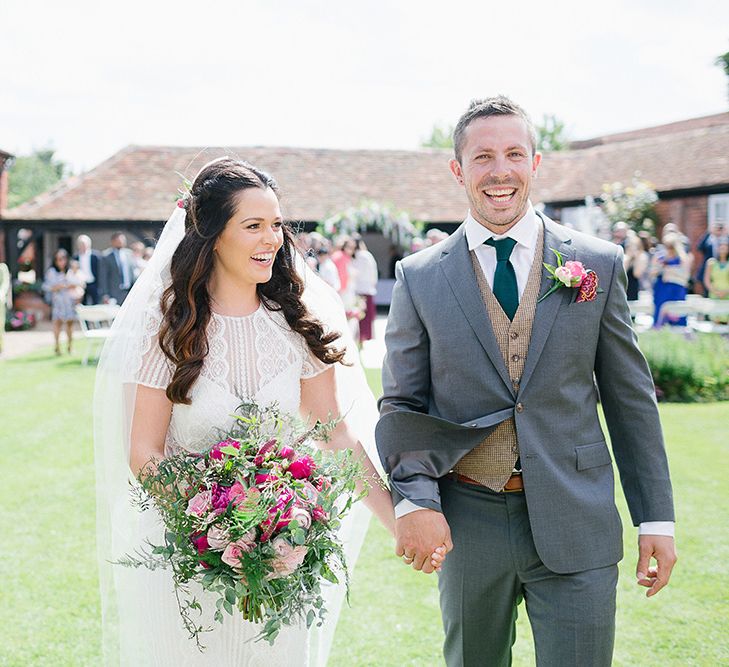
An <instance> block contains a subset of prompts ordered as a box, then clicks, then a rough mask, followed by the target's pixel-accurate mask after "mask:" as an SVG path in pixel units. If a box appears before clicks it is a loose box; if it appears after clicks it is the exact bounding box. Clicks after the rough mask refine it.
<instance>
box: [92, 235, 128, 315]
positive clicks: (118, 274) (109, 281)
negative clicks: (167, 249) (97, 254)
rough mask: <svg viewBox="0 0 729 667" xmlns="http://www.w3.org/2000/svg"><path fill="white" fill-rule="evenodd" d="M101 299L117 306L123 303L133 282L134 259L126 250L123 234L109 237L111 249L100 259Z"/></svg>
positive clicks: (125, 238)
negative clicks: (114, 302) (112, 301)
mask: <svg viewBox="0 0 729 667" xmlns="http://www.w3.org/2000/svg"><path fill="white" fill-rule="evenodd" d="M100 275H101V280H100V284H99V288H100V290H99V291H100V293H101V299H102V301H103V302H104V303H109V301H111V300H112V299H114V300H115V301H116V303H118V304H119V305H121V304H122V303H123V302H124V299H126V297H127V294H129V290H130V289H131V287H132V283H133V282H134V258H133V257H132V252H131V250H129V248H127V237H126V236H124V233H123V232H114V233H113V234H112V235H111V247H110V248H107V249H106V250H105V251H104V254H103V255H102V257H101V273H100Z"/></svg>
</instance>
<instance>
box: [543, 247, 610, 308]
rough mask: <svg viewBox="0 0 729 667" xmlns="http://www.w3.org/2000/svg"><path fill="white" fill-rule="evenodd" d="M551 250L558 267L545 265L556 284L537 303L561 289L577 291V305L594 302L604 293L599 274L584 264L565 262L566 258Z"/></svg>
mask: <svg viewBox="0 0 729 667" xmlns="http://www.w3.org/2000/svg"><path fill="white" fill-rule="evenodd" d="M550 250H551V251H552V252H553V253H554V254H555V256H556V257H557V266H553V265H552V264H547V263H546V262H545V263H544V268H546V269H547V273H549V275H550V276H551V277H552V280H553V281H554V284H553V285H552V287H550V288H549V290H548V291H547V292H545V293H544V294H543V295H542V296H541V297H540V298H539V300H538V301H537V303H539V301H542V300H543V299H546V298H547V297H548V296H549V295H550V294H552V293H553V292H556V291H557V290H558V289H559V288H560V287H567V288H569V289H576V290H577V298H576V299H575V303H584V302H587V301H594V300H595V299H596V298H597V295H598V293H600V292H602V290H601V289H600V287H599V281H598V278H597V274H596V273H595V272H594V271H593V270H592V269H586V268H585V266H584V264H582V262H575V261H571V260H570V261H567V262H565V261H564V256H563V255H562V253H561V252H558V251H557V250H555V249H554V248H550Z"/></svg>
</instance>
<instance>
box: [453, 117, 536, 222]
mask: <svg viewBox="0 0 729 667" xmlns="http://www.w3.org/2000/svg"><path fill="white" fill-rule="evenodd" d="M532 151H533V147H532V145H531V141H530V139H529V131H528V130H527V125H526V122H525V121H524V119H522V118H520V117H519V116H489V117H488V118H477V119H476V120H474V121H473V122H472V123H471V124H470V125H469V126H468V127H467V128H466V131H465V133H464V141H463V147H462V152H461V161H460V162H458V161H457V160H451V163H450V167H451V171H452V172H453V175H454V176H455V177H456V180H457V181H458V182H459V183H460V184H461V185H463V187H464V188H465V189H466V195H467V196H468V202H469V204H470V206H471V214H472V215H473V217H474V218H475V219H476V220H477V221H478V222H480V223H481V224H482V225H484V226H485V227H488V228H489V229H490V230H492V231H493V232H496V233H499V234H501V233H504V232H506V231H507V230H508V229H509V228H510V227H511V226H512V225H514V224H515V223H516V222H518V221H519V219H520V218H522V217H523V216H524V214H525V213H526V210H527V207H528V205H529V192H530V191H531V187H532V179H533V178H534V176H535V174H536V173H537V167H538V166H539V162H540V161H541V158H542V156H541V155H540V154H539V153H535V154H533V153H532Z"/></svg>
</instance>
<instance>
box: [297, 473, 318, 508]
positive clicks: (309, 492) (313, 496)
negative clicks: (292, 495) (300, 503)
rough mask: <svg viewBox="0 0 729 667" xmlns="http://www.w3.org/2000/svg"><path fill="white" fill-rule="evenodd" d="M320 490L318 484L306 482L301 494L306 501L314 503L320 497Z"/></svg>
mask: <svg viewBox="0 0 729 667" xmlns="http://www.w3.org/2000/svg"><path fill="white" fill-rule="evenodd" d="M320 479H321V478H320ZM319 491H321V489H319V488H318V486H314V485H313V484H312V483H311V482H304V487H303V488H302V489H301V495H302V496H303V498H304V500H306V502H308V503H310V504H312V505H313V504H314V503H315V502H316V501H317V500H318V499H319Z"/></svg>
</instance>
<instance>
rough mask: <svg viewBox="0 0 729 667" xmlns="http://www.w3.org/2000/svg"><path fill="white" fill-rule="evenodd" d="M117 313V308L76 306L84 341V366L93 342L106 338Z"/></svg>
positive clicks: (115, 306)
mask: <svg viewBox="0 0 729 667" xmlns="http://www.w3.org/2000/svg"><path fill="white" fill-rule="evenodd" d="M118 312H119V306H117V305H111V304H99V305H98V306H82V305H78V306H76V314H77V315H78V322H79V324H80V325H81V331H82V332H83V334H84V338H85V339H86V351H85V352H84V358H83V361H82V362H81V363H82V364H83V365H84V366H86V365H87V364H88V363H89V357H90V355H91V348H92V347H93V345H94V344H95V341H101V343H102V344H103V342H104V341H105V340H106V339H107V338H108V336H109V331H110V327H111V323H112V322H113V321H114V318H115V317H116V314H117V313H118Z"/></svg>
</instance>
